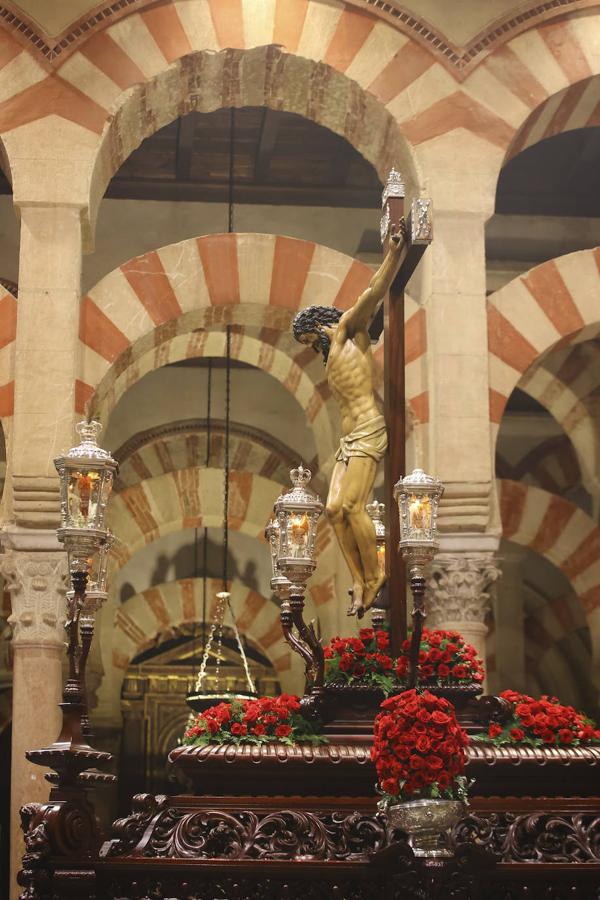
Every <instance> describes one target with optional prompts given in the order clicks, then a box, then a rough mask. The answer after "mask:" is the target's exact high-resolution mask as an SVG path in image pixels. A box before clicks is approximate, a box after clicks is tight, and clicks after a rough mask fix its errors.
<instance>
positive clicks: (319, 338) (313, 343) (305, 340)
mask: <svg viewBox="0 0 600 900" xmlns="http://www.w3.org/2000/svg"><path fill="white" fill-rule="evenodd" d="M298 340H299V341H300V343H301V344H306V346H308V347H312V348H313V350H314V351H315V353H322V354H323V362H324V363H326V362H327V358H328V356H329V350H330V348H331V338H330V337H329V335H328V334H327V332H326V331H325V329H324V328H322V327H320V326H317V327H316V330H315V331H306V332H305V333H304V334H301V335H300V337H299V338H298Z"/></svg>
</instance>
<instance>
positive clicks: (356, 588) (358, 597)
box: [347, 584, 365, 619]
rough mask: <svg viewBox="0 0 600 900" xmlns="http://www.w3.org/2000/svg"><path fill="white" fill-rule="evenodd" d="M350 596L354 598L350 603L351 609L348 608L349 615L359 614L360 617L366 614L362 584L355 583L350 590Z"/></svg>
mask: <svg viewBox="0 0 600 900" xmlns="http://www.w3.org/2000/svg"><path fill="white" fill-rule="evenodd" d="M348 593H349V594H350V597H351V598H352V602H351V604H350V609H349V610H348V613H347V615H349V616H358V618H359V619H362V617H363V616H364V614H365V609H364V606H363V586H362V584H355V585H353V587H352V590H351V591H348Z"/></svg>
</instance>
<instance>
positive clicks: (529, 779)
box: [169, 734, 600, 797]
mask: <svg viewBox="0 0 600 900" xmlns="http://www.w3.org/2000/svg"><path fill="white" fill-rule="evenodd" d="M169 762H170V764H171V767H172V771H173V774H174V775H175V777H176V778H177V780H178V782H179V783H180V784H181V785H182V786H183V788H184V789H185V790H186V791H189V792H190V793H195V794H198V795H202V794H206V793H209V792H210V793H213V794H214V793H220V792H222V793H223V794H227V795H230V796H235V795H239V794H245V793H247V792H248V786H249V785H252V788H253V790H254V791H255V792H256V794H261V795H265V796H273V795H276V794H281V795H290V794H298V793H299V792H301V793H302V794H303V795H304V796H356V797H361V796H362V797H368V796H374V794H375V781H376V776H375V767H374V765H373V763H372V762H371V757H370V741H368V740H367V738H366V736H364V735H360V734H359V735H357V736H356V737H355V738H354V739H344V738H340V739H338V738H333V737H332V738H331V741H330V743H329V744H325V745H322V746H317V747H313V746H311V745H309V744H299V745H297V746H295V747H287V746H285V745H283V744H264V745H261V746H251V745H241V746H239V747H235V746H231V745H221V746H214V747H203V748H199V747H177V748H176V749H175V750H172V751H171V753H170V754H169ZM466 774H467V777H468V778H470V779H473V780H474V784H473V785H472V788H471V790H470V794H471V796H477V797H493V796H513V797H515V796H528V797H553V796H566V795H572V796H579V797H586V796H590V795H592V794H594V793H596V792H597V784H598V781H599V780H600V746H598V745H596V746H590V747H572V748H571V747H563V748H554V749H544V748H535V749H534V748H531V747H518V746H514V747H493V746H491V745H490V744H477V743H472V744H471V745H470V746H469V748H468V761H467V767H466Z"/></svg>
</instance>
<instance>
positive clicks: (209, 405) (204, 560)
mask: <svg viewBox="0 0 600 900" xmlns="http://www.w3.org/2000/svg"><path fill="white" fill-rule="evenodd" d="M211 416H212V360H211V359H209V361H208V385H207V399H206V463H205V466H206V468H207V469H208V467H209V465H210V454H211V445H210V442H211V437H212V435H211ZM207 568H208V528H207V527H206V526H204V545H203V548H202V643H203V644H204V645H206V569H207Z"/></svg>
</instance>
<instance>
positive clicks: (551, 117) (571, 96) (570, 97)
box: [507, 58, 600, 161]
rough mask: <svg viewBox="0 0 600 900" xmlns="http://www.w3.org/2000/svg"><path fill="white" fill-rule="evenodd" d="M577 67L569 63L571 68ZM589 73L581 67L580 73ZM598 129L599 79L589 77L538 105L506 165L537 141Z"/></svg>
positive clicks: (521, 130) (576, 63)
mask: <svg viewBox="0 0 600 900" xmlns="http://www.w3.org/2000/svg"><path fill="white" fill-rule="evenodd" d="M580 63H581V58H580V59H579V60H577V59H574V60H573V66H574V67H576V66H577V65H578V64H580ZM585 71H589V69H586V68H585V67H583V68H582V72H585ZM596 125H600V77H599V76H598V75H589V76H588V77H587V78H586V77H584V78H582V80H581V81H579V80H578V81H576V82H575V83H574V84H570V85H569V87H566V88H564V89H563V90H562V91H559V92H558V93H556V94H553V95H552V96H551V97H549V98H548V99H547V100H545V101H544V102H543V103H541V104H540V105H539V106H538V107H537V108H536V109H534V111H533V112H532V113H531V114H530V115H529V116H528V117H527V120H526V121H525V122H524V123H523V125H522V126H521V128H520V129H519V132H518V133H517V134H516V136H515V138H514V140H513V142H512V144H511V146H510V149H509V151H508V154H507V161H508V160H509V159H512V158H513V157H514V156H516V155H517V154H518V153H520V152H521V151H522V150H526V149H527V148H528V147H531V146H532V145H533V144H537V142H538V141H543V140H545V139H546V138H549V137H554V135H556V134H561V133H562V132H563V131H572V130H573V129H575V128H592V127H593V126H596Z"/></svg>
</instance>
